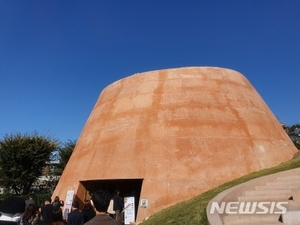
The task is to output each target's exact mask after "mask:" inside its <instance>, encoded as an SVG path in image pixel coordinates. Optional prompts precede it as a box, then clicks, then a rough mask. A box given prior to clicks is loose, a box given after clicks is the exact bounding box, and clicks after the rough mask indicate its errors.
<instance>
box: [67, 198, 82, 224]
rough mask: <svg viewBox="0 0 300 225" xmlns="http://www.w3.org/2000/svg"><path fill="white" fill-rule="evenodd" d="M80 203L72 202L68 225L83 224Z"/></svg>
mask: <svg viewBox="0 0 300 225" xmlns="http://www.w3.org/2000/svg"><path fill="white" fill-rule="evenodd" d="M78 208H79V203H78V202H77V201H74V202H73V203H72V211H71V212H70V213H69V215H68V225H83V223H84V217H83V213H82V212H81V211H80V210H79V209H78Z"/></svg>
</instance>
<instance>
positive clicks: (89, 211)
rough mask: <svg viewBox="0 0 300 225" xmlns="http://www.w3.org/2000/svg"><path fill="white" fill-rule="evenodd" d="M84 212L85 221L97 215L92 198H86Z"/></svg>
mask: <svg viewBox="0 0 300 225" xmlns="http://www.w3.org/2000/svg"><path fill="white" fill-rule="evenodd" d="M82 213H83V217H84V222H85V223H86V222H87V221H89V220H91V219H92V218H94V217H95V216H96V212H95V210H94V207H93V206H92V204H91V201H90V200H86V201H85V202H84V209H83V210H82Z"/></svg>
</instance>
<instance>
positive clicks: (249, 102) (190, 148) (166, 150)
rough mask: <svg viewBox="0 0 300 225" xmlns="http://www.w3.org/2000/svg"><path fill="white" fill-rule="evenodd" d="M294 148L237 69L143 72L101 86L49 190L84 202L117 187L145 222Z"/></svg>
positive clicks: (268, 164) (279, 158) (281, 157)
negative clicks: (132, 201)
mask: <svg viewBox="0 0 300 225" xmlns="http://www.w3.org/2000/svg"><path fill="white" fill-rule="evenodd" d="M296 152H297V149H296V148H295V147H294V145H293V143H292V142H291V140H290V139H289V137H288V136H287V134H286V133H285V131H284V130H283V128H282V127H281V125H280V123H279V122H278V121H277V119H276V118H275V116H274V115H273V114H272V112H271V111H270V109H269V108H268V106H267V105H266V104H265V102H264V101H263V99H262V98H261V97H260V95H259V94H258V93H257V92H256V90H255V89H254V88H253V86H252V85H251V84H250V83H249V81H248V80H247V79H246V78H245V77H244V76H243V75H242V74H240V73H238V72H236V71H233V70H230V69H223V68H215V67H187V68H178V69H166V70H157V71H151V72H145V73H140V74H135V75H132V76H129V77H126V78H124V79H121V80H119V81H116V82H114V83H113V84H111V85H109V86H108V87H106V88H105V89H104V90H103V92H102V93H101V95H100V97H99V99H98V101H97V102H96V105H95V106H94V109H93V110H92V112H91V114H90V116H89V118H88V120H87V122H86V124H85V126H84V128H83V130H82V133H81V135H80V137H79V139H78V142H77V145H76V147H75V149H74V152H73V154H72V156H71V158H70V160H69V162H68V164H67V166H66V168H65V170H64V172H63V174H62V176H61V179H60V181H59V183H58V185H57V187H56V189H55V191H54V193H53V196H56V195H58V196H60V197H61V198H63V197H64V196H66V193H67V190H68V189H70V188H72V189H74V191H75V192H74V193H75V197H76V198H77V200H80V201H83V200H84V199H86V198H89V195H90V193H92V192H93V191H94V190H96V189H99V188H103V189H108V190H109V191H111V192H112V191H113V190H114V189H115V188H118V189H120V191H121V195H122V194H123V196H126V195H128V196H129V195H134V196H135V203H136V206H135V214H136V221H142V220H144V219H145V218H146V217H148V216H150V215H152V214H154V213H156V212H158V211H160V210H162V209H164V208H166V207H169V206H171V205H174V204H175V203H177V202H180V201H183V200H186V199H190V198H192V197H193V196H196V195H199V194H201V193H202V192H204V191H207V190H209V189H211V188H214V187H216V186H219V185H220V184H222V183H224V182H227V181H230V180H233V179H235V178H238V177H241V176H243V175H245V174H248V173H251V172H253V171H257V170H261V169H264V168H267V167H272V166H275V165H277V164H279V163H281V162H283V161H287V160H289V159H291V158H292V156H293V155H294V154H295V153H296ZM141 202H142V203H141Z"/></svg>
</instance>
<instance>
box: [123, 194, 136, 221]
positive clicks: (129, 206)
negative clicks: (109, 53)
mask: <svg viewBox="0 0 300 225" xmlns="http://www.w3.org/2000/svg"><path fill="white" fill-rule="evenodd" d="M134 222H135V208H134V197H132V196H130V197H124V224H125V225H130V224H132V223H134Z"/></svg>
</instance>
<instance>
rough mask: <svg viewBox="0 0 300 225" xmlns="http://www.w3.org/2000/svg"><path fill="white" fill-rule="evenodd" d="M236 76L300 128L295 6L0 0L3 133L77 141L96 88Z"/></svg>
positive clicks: (179, 0) (203, 0)
mask: <svg viewBox="0 0 300 225" xmlns="http://www.w3.org/2000/svg"><path fill="white" fill-rule="evenodd" d="M185 66H217V67H225V68H230V69H233V70H236V71H239V72H240V73H242V74H243V75H244V76H245V77H246V78H247V79H248V80H249V81H250V82H251V84H252V85H253V86H254V87H255V88H256V90H257V91H258V92H259V94H260V95H261V96H262V98H263V99H264V100H265V102H266V103H267V105H268V106H269V107H270V109H271V110H272V112H273V113H274V115H275V116H277V117H278V118H279V120H280V121H281V122H283V123H286V124H288V125H292V124H296V123H299V122H300V116H299V115H300V94H299V93H300V72H299V71H300V1H296V0H294V1H293V0H289V1H284V0H281V1H279V0H262V1H250V0H249V1H241V0H228V1H224V0H220V1H215V0H198V1H193V0H189V1H183V0H176V1H175V0H173V1H171V0H160V1H156V0H126V1H125V0H97V1H96V0H87V1H76V0H74V1H62V0H53V1H45V0H38V1H37V0H31V1H29V0H24V1H17V0H15V1H13V0H1V1H0V135H5V134H10V133H15V132H19V133H32V132H34V131H37V132H38V133H40V134H45V135H50V136H51V137H53V138H56V139H58V140H60V141H62V142H66V141H68V140H76V139H78V137H79V135H80V133H81V130H82V128H83V127H84V124H85V122H86V121H87V119H88V117H89V115H90V113H91V111H92V109H93V107H94V104H95V103H96V100H97V99H98V97H99V95H100V93H101V91H102V90H103V88H105V87H106V86H108V85H109V84H111V83H113V82H115V81H117V80H119V79H122V78H124V77H127V76H130V75H132V74H135V73H141V72H146V71H150V70H157V69H167V68H176V67H185Z"/></svg>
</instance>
